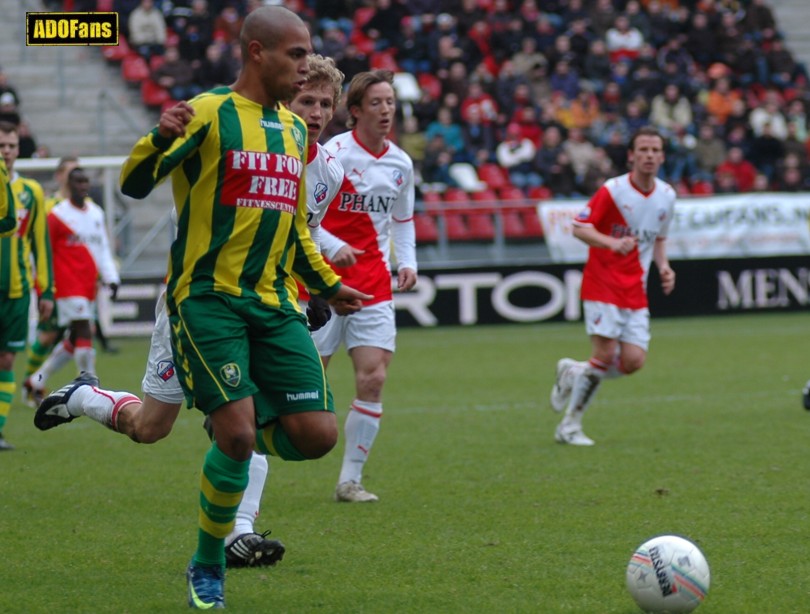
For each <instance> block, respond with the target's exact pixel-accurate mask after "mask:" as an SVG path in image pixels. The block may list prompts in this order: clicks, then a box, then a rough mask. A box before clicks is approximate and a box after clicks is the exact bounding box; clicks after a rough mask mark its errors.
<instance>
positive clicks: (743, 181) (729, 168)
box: [714, 147, 757, 192]
mask: <svg viewBox="0 0 810 614" xmlns="http://www.w3.org/2000/svg"><path fill="white" fill-rule="evenodd" d="M729 174H731V175H733V176H734V178H735V179H736V181H737V190H739V191H740V192H750V191H751V190H752V189H753V187H754V179H755V178H756V176H757V169H756V168H755V167H754V165H753V164H751V163H750V162H748V160H746V159H745V158H743V150H742V149H741V148H740V147H730V148H729V150H728V157H727V158H726V160H725V162H723V163H722V164H720V165H719V166H718V167H717V168H716V169H715V171H714V175H715V177H716V178H717V177H719V176H722V175H729Z"/></svg>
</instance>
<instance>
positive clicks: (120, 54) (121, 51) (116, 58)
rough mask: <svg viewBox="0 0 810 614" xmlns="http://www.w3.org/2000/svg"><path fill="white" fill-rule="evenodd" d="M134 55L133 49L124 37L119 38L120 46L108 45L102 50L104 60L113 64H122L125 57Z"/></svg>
mask: <svg viewBox="0 0 810 614" xmlns="http://www.w3.org/2000/svg"><path fill="white" fill-rule="evenodd" d="M131 53H132V49H130V48H129V44H128V43H127V39H126V38H124V36H123V35H119V36H118V45H117V46H114V45H108V46H105V47H102V48H101V55H102V56H104V59H105V60H107V61H108V62H111V63H118V62H121V61H122V60H123V59H124V58H125V57H127V56H128V55H130V54H131Z"/></svg>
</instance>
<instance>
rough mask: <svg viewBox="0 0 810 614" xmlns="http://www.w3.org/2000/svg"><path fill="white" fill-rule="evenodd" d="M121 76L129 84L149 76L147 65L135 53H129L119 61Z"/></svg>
mask: <svg viewBox="0 0 810 614" xmlns="http://www.w3.org/2000/svg"><path fill="white" fill-rule="evenodd" d="M121 77H122V78H123V79H124V81H126V82H127V83H129V84H131V85H138V84H140V83H141V81H143V80H144V79H148V78H149V65H148V64H147V63H146V60H144V59H143V58H142V57H141V56H139V55H138V54H137V53H130V54H129V55H128V56H127V57H125V58H124V59H123V61H122V62H121Z"/></svg>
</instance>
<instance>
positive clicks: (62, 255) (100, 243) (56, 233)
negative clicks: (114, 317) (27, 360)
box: [26, 167, 121, 394]
mask: <svg viewBox="0 0 810 614" xmlns="http://www.w3.org/2000/svg"><path fill="white" fill-rule="evenodd" d="M68 188H69V190H70V197H69V198H66V199H65V200H63V201H61V202H60V203H58V204H56V205H55V206H54V208H53V209H52V210H51V212H50V213H49V214H48V230H49V232H50V235H51V250H52V252H53V262H54V266H53V268H54V281H55V285H56V307H57V314H58V318H59V320H58V324H59V326H62V327H69V329H70V334H69V337H68V339H66V340H65V341H63V344H70V346H71V347H72V348H73V359H74V360H75V361H76V365H77V366H78V368H79V370H80V371H82V372H86V373H95V372H96V355H95V349H93V328H92V327H93V324H92V322H93V320H95V317H96V316H95V301H96V292H97V288H98V285H97V283H98V280H99V278H100V279H101V281H102V282H103V283H104V284H106V285H107V286H108V287H109V288H110V290H111V296H112V298H113V299H115V295H116V293H117V292H118V285H119V284H120V283H121V278H120V277H119V276H118V269H117V268H116V265H115V260H114V259H113V254H112V250H111V249H110V242H109V239H108V238H107V225H106V223H105V221H104V211H103V210H102V208H101V207H99V206H98V205H97V204H96V203H94V202H93V201H92V200H91V199H90V198H88V194H89V191H90V179H89V178H88V176H87V173H86V172H85V170H84V169H83V168H81V167H76V168H74V169H73V170H72V171H70V174H69V175H68ZM68 355H69V353H68ZM60 356H61V353H59V352H56V351H55V352H54V353H53V354H51V356H50V357H49V358H48V359H47V360H46V361H45V363H44V364H43V365H42V366H41V367H40V368H39V369H38V370H37V371H36V372H34V373H33V375H31V377H30V378H29V379H28V380H26V385H27V386H29V385H30V386H31V387H32V389H33V391H34V392H36V393H38V394H41V393H42V390H43V389H44V388H45V382H46V381H47V379H48V377H49V376H50V375H52V374H53V373H54V372H55V371H56V370H58V369H59V367H61V366H62V365H63V364H64V356H62V357H60Z"/></svg>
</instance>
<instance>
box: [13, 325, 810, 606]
mask: <svg viewBox="0 0 810 614" xmlns="http://www.w3.org/2000/svg"><path fill="white" fill-rule="evenodd" d="M809 340H810V322H808V318H807V314H804V313H796V314H773V315H771V314H768V315H764V314H760V315H746V316H730V317H712V318H688V319H658V320H656V319H653V341H652V347H651V350H650V354H649V357H648V362H647V365H646V367H645V368H644V369H643V370H642V371H641V372H639V373H638V374H636V375H634V376H632V377H629V378H623V379H620V380H612V381H608V382H606V383H605V384H604V385H603V387H602V388H601V390H600V392H599V395H598V397H597V398H596V400H595V402H594V405H593V406H592V407H591V409H590V410H589V414H588V415H587V417H586V422H585V427H586V432H587V433H588V435H590V436H591V437H593V438H594V439H595V440H596V442H597V445H596V446H595V447H593V448H574V447H566V446H562V445H559V444H556V443H554V440H553V433H554V427H555V425H556V424H557V421H558V418H559V416H558V415H556V414H554V413H553V412H552V411H551V410H550V409H549V405H548V393H549V389H550V386H551V384H552V381H553V377H554V368H555V364H556V361H557V359H558V358H560V357H562V356H572V357H575V358H584V357H585V356H586V355H587V353H588V350H589V344H588V340H587V337H586V336H585V332H584V329H583V326H582V325H581V324H579V323H574V324H543V325H531V326H530V325H523V326H520V325H515V326H511V325H504V326H491V327H475V328H447V329H437V330H416V329H404V330H401V331H400V334H399V338H398V351H397V354H396V356H395V358H394V362H393V364H392V367H391V370H390V377H389V382H388V384H387V386H386V393H385V415H384V418H383V422H382V428H381V431H380V435H379V437H378V439H377V442H376V445H375V448H374V450H373V452H372V456H371V459H370V461H369V463H368V465H367V470H366V478H365V483H366V486H367V488H368V489H369V490H371V491H372V492H375V493H377V494H378V495H379V496H380V502H379V503H377V504H371V505H349V504H337V503H334V502H333V501H332V499H331V497H332V493H333V489H334V485H335V480H336V479H337V473H338V468H339V465H340V454H341V450H340V449H338V450H335V451H334V452H332V453H331V454H330V455H329V456H327V457H326V458H324V459H321V460H319V461H312V462H306V463H284V462H281V461H278V460H274V459H271V461H270V465H271V474H270V478H269V480H268V483H267V488H266V490H265V494H264V499H263V509H262V514H261V516H260V517H259V520H258V522H257V529H259V530H264V529H267V528H271V529H272V530H273V534H272V535H273V537H276V538H278V539H281V540H282V541H283V542H284V543H285V544H286V546H287V555H286V557H285V559H284V560H283V561H282V562H281V563H280V564H279V565H278V566H277V567H275V568H270V569H247V570H237V571H229V572H228V575H227V582H226V601H227V605H228V609H229V610H231V611H233V612H243V613H254V612H260V611H263V612H276V613H291V614H292V613H294V614H307V613H329V614H332V613H369V614H372V613H373V614H376V613H389V612H390V613H425V612H428V613H437V612H438V613H444V612H448V613H455V612H459V613H462V612H464V613H466V612H487V613H489V612H498V613H522V612H527V613H541V614H556V613H563V612H565V613H575V614H589V613H593V614H608V613H610V614H613V613H615V614H631V613H633V612H637V611H638V610H637V609H636V607H635V605H634V604H633V602H632V600H631V598H630V596H629V594H628V593H627V591H626V588H625V580H624V572H625V566H626V564H627V562H628V560H629V558H630V555H631V554H632V552H633V550H634V549H635V547H636V546H638V545H639V544H640V543H641V542H643V541H644V540H646V539H647V538H649V537H651V536H653V535H656V534H661V533H677V534H681V535H684V536H686V537H689V538H690V539H692V540H694V541H695V542H696V543H698V545H699V546H700V547H701V548H702V550H703V552H704V553H705V555H706V557H707V559H708V561H709V564H710V566H711V570H712V586H711V589H710V591H709V596H708V598H707V600H706V602H705V603H704V604H703V605H701V606H700V608H699V610H698V612H701V613H702V614H746V613H752V614H762V613H774V614H789V613H800V612H806V611H807V608H808V605H807V604H808V603H810V583H808V581H807V580H808V569H810V568H808V564H807V533H808V530H810V522H808V514H810V489H808V480H809V479H810V472H809V471H808V457H809V453H808V450H810V445H808V444H810V413H808V412H806V411H804V409H802V407H801V401H800V396H801V393H800V390H801V388H802V386H803V384H804V382H805V380H806V379H807V378H808V377H810V361H808V359H807V356H808V354H807V347H808V341H809ZM116 343H117V344H118V345H119V346H120V347H121V349H122V351H121V353H119V354H116V355H108V354H99V356H98V371H99V375H100V377H101V380H102V383H103V384H104V385H106V386H107V387H111V388H127V389H130V390H133V391H138V390H139V388H140V380H141V376H142V372H143V364H144V360H145V357H146V352H147V349H148V344H147V341H146V340H145V339H144V340H118V341H116ZM22 362H23V360H22V359H21V358H20V359H19V360H18V367H19V369H18V371H20V370H21V368H22ZM329 373H330V377H331V380H332V385H333V389H334V392H335V397H336V401H337V406H338V414H339V416H340V418H339V419H340V421H341V423H342V421H343V418H344V416H345V414H346V408H347V407H348V404H349V402H350V401H351V399H352V390H353V384H352V380H351V369H350V365H349V363H348V360H347V358H346V357H345V356H344V355H343V354H341V355H340V356H339V357H336V359H335V360H334V361H333V364H332V365H331V366H330V369H329ZM72 376H73V367H68V368H66V369H65V370H64V371H63V372H62V373H60V374H59V375H58V376H57V377H55V378H54V380H53V381H52V382H51V383H52V384H53V385H54V386H57V385H60V384H62V383H64V382H66V381H68V380H69V379H71V378H72ZM31 418H32V411H31V410H30V409H28V408H26V407H24V406H22V405H21V404H19V403H16V404H15V407H14V408H13V411H12V413H11V416H10V418H9V423H8V424H7V427H6V429H5V435H6V437H7V438H8V440H9V441H10V442H11V443H13V444H14V445H15V446H17V449H16V450H15V451H13V452H9V453H3V454H1V455H0V471H1V472H2V481H1V482H2V486H0V552H2V556H3V561H4V562H3V571H2V586H1V587H0V611H2V612H4V613H9V612H14V613H16V612H20V613H39V612H43V613H44V612H48V613H51V612H87V613H102V612H110V613H124V612H133V613H134V612H138V613H141V612H183V611H187V606H186V603H185V583H184V570H185V566H186V564H187V563H188V559H189V557H190V556H191V554H192V552H193V550H194V545H195V540H196V514H197V498H198V473H199V470H200V466H201V463H202V458H203V455H204V453H205V450H206V449H207V447H208V442H207V439H206V436H205V434H204V432H203V429H202V428H201V418H200V415H199V414H198V412H196V411H187V410H183V411H182V413H181V416H180V420H179V421H178V423H177V424H176V426H175V429H174V432H173V433H172V435H171V436H170V437H169V438H168V439H166V440H164V441H163V442H161V443H159V444H157V445H154V446H144V445H136V444H133V443H131V442H130V441H129V440H128V439H125V438H124V437H123V436H120V435H117V434H113V433H111V432H109V431H107V430H105V429H103V428H102V427H100V426H99V425H98V424H96V423H94V422H91V421H90V420H88V419H84V418H83V419H80V420H77V421H75V422H73V423H71V424H69V425H65V426H61V427H59V428H57V429H54V430H52V431H48V432H46V433H42V432H39V431H37V430H36V429H35V428H34V426H33V423H32V420H31ZM339 446H342V442H341V444H339Z"/></svg>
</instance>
